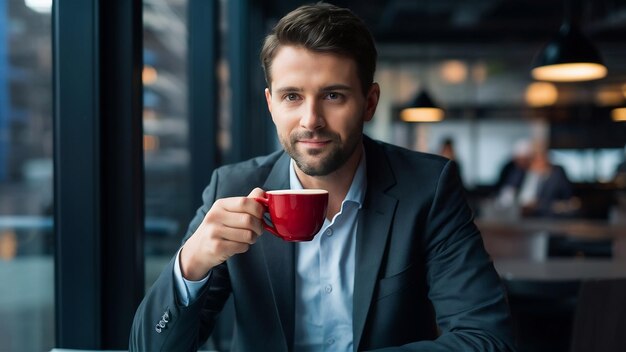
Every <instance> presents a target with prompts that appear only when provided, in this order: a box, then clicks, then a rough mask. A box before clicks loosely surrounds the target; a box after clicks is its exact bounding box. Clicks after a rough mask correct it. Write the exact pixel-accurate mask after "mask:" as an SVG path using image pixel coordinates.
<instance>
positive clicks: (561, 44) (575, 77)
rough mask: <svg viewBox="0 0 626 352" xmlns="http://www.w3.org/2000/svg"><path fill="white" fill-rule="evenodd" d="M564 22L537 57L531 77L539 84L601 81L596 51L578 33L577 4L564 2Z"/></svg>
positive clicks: (602, 71)
mask: <svg viewBox="0 0 626 352" xmlns="http://www.w3.org/2000/svg"><path fill="white" fill-rule="evenodd" d="M565 9H566V12H565V19H564V21H563V24H562V25H561V29H560V30H559V33H558V34H557V36H556V37H555V38H554V39H553V40H552V41H550V42H549V43H548V44H547V45H546V46H545V47H544V48H543V50H542V51H540V52H539V54H538V55H537V56H536V58H535V61H534V63H533V69H532V76H533V78H534V79H536V80H540V81H553V82H578V81H590V80H595V79H600V78H604V77H605V76H606V74H607V69H606V66H604V64H603V62H602V58H601V57H600V53H599V52H598V49H596V47H595V46H594V45H593V43H592V42H591V41H590V40H589V38H587V37H586V36H585V35H584V34H583V33H582V31H581V30H580V26H579V24H578V23H579V21H578V18H579V17H580V13H581V11H580V0H569V1H568V0H566V2H565Z"/></svg>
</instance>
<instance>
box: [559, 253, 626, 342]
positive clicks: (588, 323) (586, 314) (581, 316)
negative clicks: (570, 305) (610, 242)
mask: <svg viewBox="0 0 626 352" xmlns="http://www.w3.org/2000/svg"><path fill="white" fill-rule="evenodd" d="M625 264H626V263H625ZM579 351H580V352H582V351H585V352H587V351H603V352H612V351H626V279H613V280H593V281H585V282H583V283H582V285H581V288H580V293H579V295H578V302H577V305H576V313H575V315H574V327H573V333H572V343H571V352H579Z"/></svg>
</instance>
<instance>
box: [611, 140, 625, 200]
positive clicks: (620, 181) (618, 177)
mask: <svg viewBox="0 0 626 352" xmlns="http://www.w3.org/2000/svg"><path fill="white" fill-rule="evenodd" d="M613 182H615V185H616V186H617V187H618V188H619V189H621V190H622V191H626V146H624V157H623V159H622V162H621V163H619V164H618V165H617V167H616V168H615V177H614V178H613Z"/></svg>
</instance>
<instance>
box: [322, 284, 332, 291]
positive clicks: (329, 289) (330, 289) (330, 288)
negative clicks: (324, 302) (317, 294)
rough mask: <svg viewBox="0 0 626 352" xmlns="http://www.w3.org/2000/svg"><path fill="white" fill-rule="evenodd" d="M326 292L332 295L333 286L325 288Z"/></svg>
mask: <svg viewBox="0 0 626 352" xmlns="http://www.w3.org/2000/svg"><path fill="white" fill-rule="evenodd" d="M324 291H325V292H326V293H331V292H333V286H332V285H326V287H324Z"/></svg>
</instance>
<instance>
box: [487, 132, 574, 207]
mask: <svg viewBox="0 0 626 352" xmlns="http://www.w3.org/2000/svg"><path fill="white" fill-rule="evenodd" d="M529 160H530V161H529V163H528V167H527V168H526V169H525V170H524V169H521V168H520V169H518V170H516V171H515V172H511V173H510V174H509V176H508V177H507V179H506V180H505V181H504V183H505V186H504V188H503V190H502V192H501V193H500V198H499V201H500V202H501V203H503V204H506V203H507V202H508V203H509V204H510V205H515V206H518V207H519V208H520V209H521V215H522V216H533V217H562V216H571V215H574V214H575V213H576V211H577V210H578V209H579V208H580V201H579V200H578V199H577V198H575V197H574V196H573V187H572V184H571V182H570V181H569V179H568V178H567V174H566V173H565V170H564V169H563V167H561V166H559V165H554V164H552V163H551V162H550V159H549V157H548V153H547V150H546V148H545V147H544V146H543V145H542V144H536V145H535V146H534V148H533V151H532V155H531V157H530V159H529Z"/></svg>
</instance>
